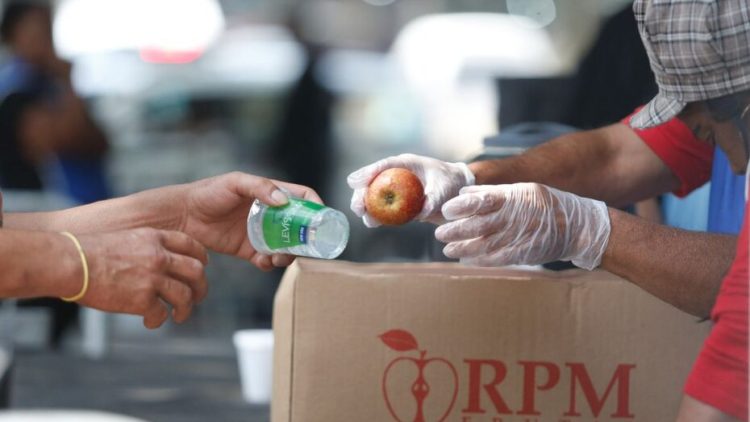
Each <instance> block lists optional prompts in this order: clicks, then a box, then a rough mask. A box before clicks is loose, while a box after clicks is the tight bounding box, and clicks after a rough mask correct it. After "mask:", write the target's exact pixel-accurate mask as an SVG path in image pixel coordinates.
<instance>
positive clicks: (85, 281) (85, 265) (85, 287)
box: [60, 232, 89, 302]
mask: <svg viewBox="0 0 750 422" xmlns="http://www.w3.org/2000/svg"><path fill="white" fill-rule="evenodd" d="M60 234H62V235H63V236H66V237H68V238H69V239H70V240H72V241H73V243H74V244H75V245H76V249H78V254H79V255H80V256H81V265H82V266H83V287H82V288H81V292H80V293H78V294H77V295H75V296H71V297H61V298H60V299H62V300H64V301H65V302H77V301H79V300H81V299H83V297H84V296H86V292H87V291H88V290H89V264H88V261H86V254H85V253H83V247H81V242H79V241H78V239H77V238H76V237H75V236H74V235H73V234H72V233H69V232H60Z"/></svg>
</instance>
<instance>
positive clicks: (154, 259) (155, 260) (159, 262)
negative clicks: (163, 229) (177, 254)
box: [148, 248, 170, 271]
mask: <svg viewBox="0 0 750 422" xmlns="http://www.w3.org/2000/svg"><path fill="white" fill-rule="evenodd" d="M169 261H170V258H169V254H167V253H166V251H164V250H163V249H161V248H158V249H156V250H155V251H154V253H152V254H151V256H149V258H148V263H149V267H150V268H151V269H153V270H157V271H161V270H163V269H164V268H166V267H167V266H168V265H169Z"/></svg>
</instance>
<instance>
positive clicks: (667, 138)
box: [622, 109, 714, 197]
mask: <svg viewBox="0 0 750 422" xmlns="http://www.w3.org/2000/svg"><path fill="white" fill-rule="evenodd" d="M638 110H640V109H638ZM638 110H636V111H635V112H634V113H633V114H635V113H637V112H638ZM631 116H632V115H630V116H628V117H626V118H624V119H623V120H622V123H623V124H626V125H628V126H630V123H629V122H630V118H631ZM631 127H632V126H631ZM633 130H634V131H635V133H636V134H637V135H638V137H640V138H641V140H642V141H643V142H644V143H645V144H646V145H647V146H648V147H649V148H650V149H651V150H652V151H653V152H654V154H656V155H657V156H658V157H659V158H660V159H661V160H662V161H663V162H664V164H666V165H667V167H669V169H670V170H671V171H672V173H674V175H675V176H677V178H678V179H679V180H680V187H679V188H678V189H677V190H676V191H674V194H675V195H677V196H679V197H684V196H686V195H687V194H689V193H690V192H692V191H694V190H695V189H698V188H699V187H701V186H703V184H705V183H706V182H708V181H709V179H710V178H711V164H712V162H713V157H714V147H713V146H711V145H709V144H707V143H706V142H703V141H701V140H699V139H698V138H696V137H695V135H693V132H692V131H691V130H690V128H688V127H687V125H685V124H684V123H682V122H681V121H680V120H679V119H677V118H674V119H672V120H669V121H668V122H666V123H664V124H662V125H659V126H654V127H650V128H646V129H635V128H633Z"/></svg>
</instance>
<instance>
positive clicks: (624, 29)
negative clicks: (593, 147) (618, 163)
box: [498, 6, 657, 129]
mask: <svg viewBox="0 0 750 422" xmlns="http://www.w3.org/2000/svg"><path fill="white" fill-rule="evenodd" d="M498 89H499V91H500V99H501V105H500V110H499V111H500V114H499V116H498V118H499V123H500V127H501V128H506V127H509V126H512V125H514V124H517V123H525V122H558V123H561V124H564V125H568V126H572V127H576V128H579V129H592V128H597V127H601V126H604V125H607V124H611V123H614V122H616V121H618V120H620V119H622V118H623V117H625V116H627V115H628V114H630V113H631V112H633V110H634V109H635V108H636V107H638V106H640V105H643V104H645V103H647V102H648V101H649V100H650V99H651V98H653V96H654V95H656V93H657V87H656V82H655V80H654V75H653V73H652V72H651V67H650V65H649V61H648V56H647V55H646V51H645V49H644V47H643V43H642V42H641V38H640V35H639V34H638V26H637V24H636V21H635V16H634V14H633V10H632V7H631V6H627V7H625V8H624V9H622V10H621V11H620V12H618V13H617V14H615V15H613V16H612V17H610V18H609V19H608V20H607V21H605V23H604V24H603V25H602V28H601V30H600V32H599V35H598V37H597V39H596V41H595V42H594V44H593V46H592V48H591V49H590V50H589V52H588V53H587V54H586V56H585V57H584V59H583V60H582V61H581V64H580V66H579V68H578V72H577V73H576V74H575V75H573V76H571V77H563V78H541V79H540V78H534V79H532V78H505V79H500V80H498Z"/></svg>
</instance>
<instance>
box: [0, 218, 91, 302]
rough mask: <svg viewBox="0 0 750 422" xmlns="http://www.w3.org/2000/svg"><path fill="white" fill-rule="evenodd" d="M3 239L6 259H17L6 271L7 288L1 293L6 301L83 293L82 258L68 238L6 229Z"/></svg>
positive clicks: (55, 234)
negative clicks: (15, 298) (81, 290)
mask: <svg viewBox="0 0 750 422" xmlns="http://www.w3.org/2000/svg"><path fill="white" fill-rule="evenodd" d="M2 237H3V241H2V242H0V243H2V246H0V250H2V253H3V255H4V256H7V257H8V258H10V257H13V256H16V258H15V259H12V260H11V262H8V264H11V263H12V265H11V266H10V267H8V268H5V275H6V276H7V277H8V280H7V281H8V284H7V285H5V286H3V288H2V289H0V290H2V291H3V293H4V294H3V296H4V297H17V298H31V297H67V296H71V295H75V294H76V293H78V291H80V289H81V282H82V281H83V267H82V266H81V259H80V255H79V254H78V251H77V249H76V247H75V245H74V244H73V243H72V242H71V241H70V240H69V239H67V238H66V237H65V236H63V235H61V234H59V233H48V232H33V231H18V230H7V229H5V230H3V236H2ZM40 263H42V264H40ZM6 289H7V290H6Z"/></svg>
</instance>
